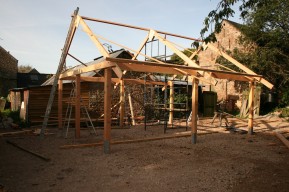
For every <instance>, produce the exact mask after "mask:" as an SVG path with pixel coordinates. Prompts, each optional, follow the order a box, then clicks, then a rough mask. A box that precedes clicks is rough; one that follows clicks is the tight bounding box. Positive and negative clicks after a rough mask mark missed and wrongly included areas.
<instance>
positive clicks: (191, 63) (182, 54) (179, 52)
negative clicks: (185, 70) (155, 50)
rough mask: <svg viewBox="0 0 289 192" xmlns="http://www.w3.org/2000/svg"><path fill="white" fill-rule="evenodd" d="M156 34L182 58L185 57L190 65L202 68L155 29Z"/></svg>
mask: <svg viewBox="0 0 289 192" xmlns="http://www.w3.org/2000/svg"><path fill="white" fill-rule="evenodd" d="M153 33H154V36H155V37H156V38H157V39H159V40H160V42H162V43H163V44H164V45H166V46H167V47H168V48H170V49H171V50H172V51H173V52H174V53H175V54H177V55H178V56H179V57H180V58H181V59H183V60H184V61H185V62H186V63H188V65H189V66H192V67H196V68H200V66H199V65H198V64H196V63H195V62H194V61H193V60H191V59H189V58H188V56H186V55H185V54H184V53H182V52H181V51H180V50H179V49H177V48H176V47H175V46H174V45H173V44H171V43H170V42H169V41H167V40H166V39H165V38H164V37H162V36H160V35H159V34H158V33H157V32H156V31H153Z"/></svg>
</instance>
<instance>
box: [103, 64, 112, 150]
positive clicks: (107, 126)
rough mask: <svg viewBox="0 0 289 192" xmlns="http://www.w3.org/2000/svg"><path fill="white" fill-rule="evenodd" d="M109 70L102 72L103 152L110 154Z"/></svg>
mask: <svg viewBox="0 0 289 192" xmlns="http://www.w3.org/2000/svg"><path fill="white" fill-rule="evenodd" d="M110 132H111V68H107V69H105V70H104V133H103V150H104V153H106V154H108V153H110V140H111V135H110Z"/></svg>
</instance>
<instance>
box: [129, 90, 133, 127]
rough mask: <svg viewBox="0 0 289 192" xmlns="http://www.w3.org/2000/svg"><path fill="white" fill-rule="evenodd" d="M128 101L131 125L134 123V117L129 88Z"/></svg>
mask: <svg viewBox="0 0 289 192" xmlns="http://www.w3.org/2000/svg"><path fill="white" fill-rule="evenodd" d="M128 102H129V108H130V113H131V120H132V125H135V118H134V111H133V105H132V99H131V95H130V90H128Z"/></svg>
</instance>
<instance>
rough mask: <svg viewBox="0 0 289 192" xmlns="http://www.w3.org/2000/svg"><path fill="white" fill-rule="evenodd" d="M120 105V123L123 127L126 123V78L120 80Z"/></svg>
mask: <svg viewBox="0 0 289 192" xmlns="http://www.w3.org/2000/svg"><path fill="white" fill-rule="evenodd" d="M119 87H120V107H119V124H120V127H121V128H123V125H124V113H125V110H124V100H125V98H124V80H120V86H119Z"/></svg>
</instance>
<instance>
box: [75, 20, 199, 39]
mask: <svg viewBox="0 0 289 192" xmlns="http://www.w3.org/2000/svg"><path fill="white" fill-rule="evenodd" d="M81 18H82V19H84V20H89V21H95V22H100V23H106V24H110V25H117V26H122V27H127V28H132V29H138V30H142V31H150V29H149V28H143V27H138V26H133V25H127V24H122V23H116V22H112V21H105V20H100V19H96V18H91V17H85V16H81ZM156 31H157V32H158V33H160V34H164V35H169V36H173V37H179V38H183V39H189V40H193V41H200V42H201V41H202V40H201V39H196V38H192V37H186V36H183V35H178V34H173V33H168V32H164V31H159V30H156Z"/></svg>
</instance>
